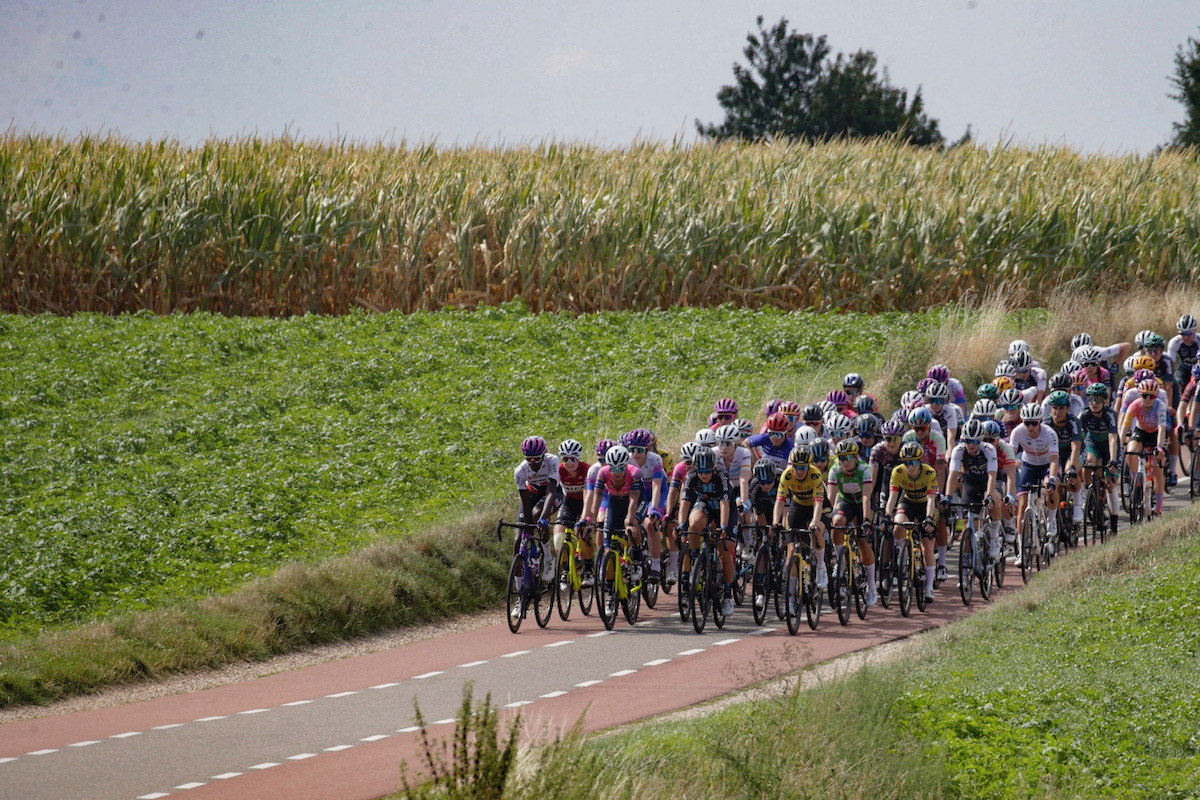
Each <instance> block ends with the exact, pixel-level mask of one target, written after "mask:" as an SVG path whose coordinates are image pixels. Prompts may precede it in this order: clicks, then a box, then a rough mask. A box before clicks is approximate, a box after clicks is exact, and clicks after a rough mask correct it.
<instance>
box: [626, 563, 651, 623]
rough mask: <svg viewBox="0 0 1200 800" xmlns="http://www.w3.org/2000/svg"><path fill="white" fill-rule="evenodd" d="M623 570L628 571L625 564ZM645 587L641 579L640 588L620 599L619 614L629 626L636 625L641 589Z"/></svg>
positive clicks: (643, 580)
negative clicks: (621, 614)
mask: <svg viewBox="0 0 1200 800" xmlns="http://www.w3.org/2000/svg"><path fill="white" fill-rule="evenodd" d="M625 568H626V570H628V569H629V565H628V564H627V565H626V567H625ZM629 584H630V581H629V578H628V577H627V578H626V581H625V585H626V586H628V585H629ZM645 585H646V582H645V579H644V578H643V579H642V585H641V586H640V587H638V588H637V589H635V590H634V591H631V592H629V593H628V594H627V595H625V597H622V598H621V612H622V613H623V614H624V615H625V621H626V622H628V623H629V624H630V625H637V621H638V614H640V613H641V610H642V589H643V588H644V587H645Z"/></svg>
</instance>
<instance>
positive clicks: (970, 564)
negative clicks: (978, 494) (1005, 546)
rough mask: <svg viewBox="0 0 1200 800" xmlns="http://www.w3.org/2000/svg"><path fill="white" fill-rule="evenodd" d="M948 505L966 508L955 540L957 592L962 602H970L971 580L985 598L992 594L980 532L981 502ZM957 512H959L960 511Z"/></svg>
mask: <svg viewBox="0 0 1200 800" xmlns="http://www.w3.org/2000/svg"><path fill="white" fill-rule="evenodd" d="M949 505H950V507H951V508H955V509H966V514H965V517H964V520H963V535H962V540H961V541H960V542H959V543H958V594H959V597H961V598H962V601H963V605H964V606H969V605H971V600H972V598H973V597H974V594H975V581H976V580H977V579H978V581H979V596H980V597H982V598H983V599H984V601H985V602H986V601H987V600H989V599H991V595H992V573H993V571H994V566H995V565H994V564H993V563H992V556H991V550H990V549H989V548H988V544H987V540H986V538H985V537H984V535H983V530H982V527H983V526H982V524H981V523H982V522H983V521H984V519H985V518H984V516H983V506H984V503H950V504H949ZM960 513H961V512H960Z"/></svg>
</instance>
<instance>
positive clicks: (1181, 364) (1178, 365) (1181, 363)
mask: <svg viewBox="0 0 1200 800" xmlns="http://www.w3.org/2000/svg"><path fill="white" fill-rule="evenodd" d="M1196 327H1197V324H1196V318H1195V317H1193V316H1192V315H1191V314H1184V315H1183V316H1182V317H1180V318H1179V321H1178V322H1176V323H1175V329H1176V330H1177V331H1179V334H1178V335H1177V336H1173V337H1171V341H1170V342H1168V343H1167V353H1166V355H1167V358H1168V359H1169V360H1170V362H1171V367H1172V369H1173V370H1174V372H1175V383H1176V384H1178V385H1179V386H1185V385H1187V383H1188V379H1189V378H1191V376H1192V367H1194V366H1195V365H1196V362H1197V356H1198V355H1200V342H1197V341H1196Z"/></svg>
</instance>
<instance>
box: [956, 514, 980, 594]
mask: <svg viewBox="0 0 1200 800" xmlns="http://www.w3.org/2000/svg"><path fill="white" fill-rule="evenodd" d="M976 555H977V554H976V552H975V531H974V529H972V528H970V527H968V528H966V529H965V530H964V531H963V535H962V539H961V540H960V541H959V543H958V596H959V597H961V598H962V602H963V605H964V606H969V605H971V600H972V599H973V598H974V596H975V558H976Z"/></svg>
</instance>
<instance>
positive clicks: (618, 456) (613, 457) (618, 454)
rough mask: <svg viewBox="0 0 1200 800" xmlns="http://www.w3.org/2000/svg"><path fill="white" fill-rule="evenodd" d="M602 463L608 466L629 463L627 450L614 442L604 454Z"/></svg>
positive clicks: (619, 465)
mask: <svg viewBox="0 0 1200 800" xmlns="http://www.w3.org/2000/svg"><path fill="white" fill-rule="evenodd" d="M604 463H606V464H608V465H609V466H610V467H623V466H625V465H627V464H628V463H629V451H628V450H626V449H625V448H624V447H623V446H622V445H619V444H614V445H613V446H612V447H610V448H608V452H607V453H605V454H604Z"/></svg>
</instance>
